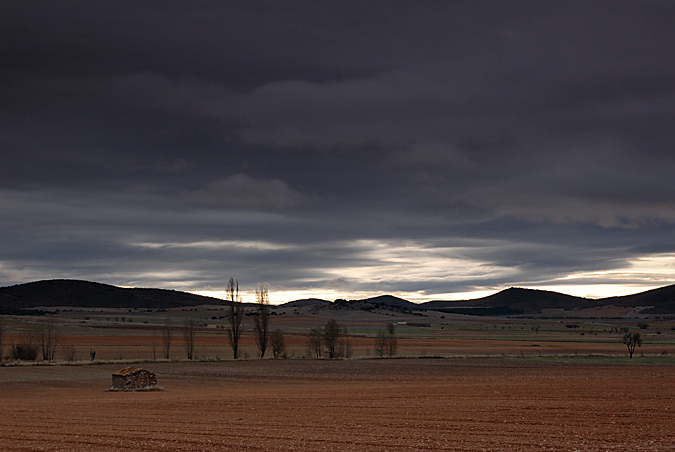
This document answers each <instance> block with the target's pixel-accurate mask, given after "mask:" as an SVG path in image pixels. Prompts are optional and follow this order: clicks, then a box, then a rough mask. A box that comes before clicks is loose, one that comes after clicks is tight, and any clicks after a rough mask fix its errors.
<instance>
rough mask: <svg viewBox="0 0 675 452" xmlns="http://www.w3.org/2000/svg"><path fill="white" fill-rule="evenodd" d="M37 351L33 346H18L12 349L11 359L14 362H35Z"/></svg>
mask: <svg viewBox="0 0 675 452" xmlns="http://www.w3.org/2000/svg"><path fill="white" fill-rule="evenodd" d="M37 355H38V349H37V347H36V346H35V345H29V344H19V345H15V346H13V347H12V359H13V360H15V361H19V360H21V361H35V360H36V359H37Z"/></svg>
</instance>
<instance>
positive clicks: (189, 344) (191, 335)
mask: <svg viewBox="0 0 675 452" xmlns="http://www.w3.org/2000/svg"><path fill="white" fill-rule="evenodd" d="M196 337H197V324H196V323H195V321H194V320H192V319H185V323H184V324H183V340H184V344H185V353H186V354H187V359H193V357H194V354H195V339H196Z"/></svg>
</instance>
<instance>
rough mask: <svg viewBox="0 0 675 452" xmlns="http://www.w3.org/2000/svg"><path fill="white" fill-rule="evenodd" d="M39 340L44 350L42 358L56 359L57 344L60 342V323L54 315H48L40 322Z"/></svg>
mask: <svg viewBox="0 0 675 452" xmlns="http://www.w3.org/2000/svg"><path fill="white" fill-rule="evenodd" d="M37 340H38V343H39V344H40V350H41V351H42V359H43V360H45V361H54V355H55V354H56V346H57V345H58V344H59V334H58V325H57V322H56V319H55V318H54V317H47V318H44V319H42V320H40V321H39V322H38V324H37Z"/></svg>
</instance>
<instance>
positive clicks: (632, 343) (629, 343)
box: [622, 333, 642, 359]
mask: <svg viewBox="0 0 675 452" xmlns="http://www.w3.org/2000/svg"><path fill="white" fill-rule="evenodd" d="M622 342H623V344H625V345H626V348H628V355H629V357H630V358H631V359H632V358H633V352H634V351H635V347H640V346H641V345H642V336H640V333H626V334H624V335H623V340H622Z"/></svg>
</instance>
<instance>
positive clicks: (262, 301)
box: [253, 283, 270, 358]
mask: <svg viewBox="0 0 675 452" xmlns="http://www.w3.org/2000/svg"><path fill="white" fill-rule="evenodd" d="M255 299H256V309H255V317H254V318H253V319H254V322H255V324H254V331H255V343H256V345H257V346H258V351H259V352H260V357H261V358H264V357H265V350H267V342H268V341H269V326H270V295H269V290H268V288H267V285H266V284H265V283H260V287H259V288H258V289H256V290H255Z"/></svg>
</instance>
